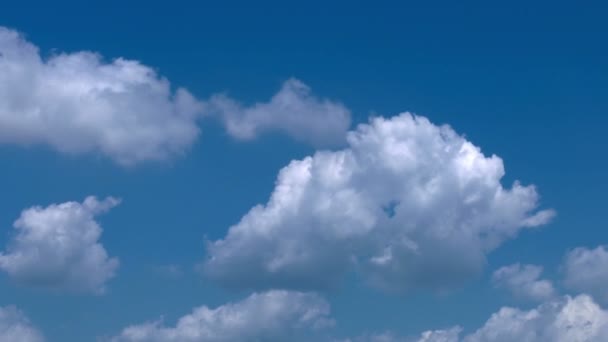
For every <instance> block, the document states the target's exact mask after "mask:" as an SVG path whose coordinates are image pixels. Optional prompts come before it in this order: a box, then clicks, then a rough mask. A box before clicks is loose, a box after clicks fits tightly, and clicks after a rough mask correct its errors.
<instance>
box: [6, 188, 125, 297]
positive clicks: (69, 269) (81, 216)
mask: <svg viewBox="0 0 608 342" xmlns="http://www.w3.org/2000/svg"><path fill="white" fill-rule="evenodd" d="M118 203H119V201H118V200H117V199H114V198H111V197H109V198H106V199H105V200H102V201H99V200H97V199H96V198H95V197H87V198H86V199H85V200H84V202H82V203H77V202H66V203H62V204H53V205H50V206H48V207H46V208H43V207H33V208H29V209H26V210H24V211H23V212H22V213H21V217H20V218H19V219H18V220H17V221H15V223H14V228H15V229H16V235H15V236H14V237H13V239H12V240H11V241H10V243H9V245H8V248H7V250H6V251H5V252H3V253H0V269H1V270H3V271H5V272H6V273H8V275H9V276H10V277H11V278H12V279H14V280H15V281H16V282H18V283H22V284H25V285H29V286H33V287H40V288H46V289H51V290H56V291H68V292H78V293H95V294H101V293H103V292H104V290H105V283H106V282H107V281H108V280H109V279H110V278H112V277H113V276H114V274H115V272H116V269H117V268H118V259H116V258H110V257H109V256H108V254H107V252H106V250H105V249H104V247H103V246H102V245H101V244H100V243H99V241H98V240H99V238H100V236H101V233H102V228H101V227H100V226H99V224H98V223H97V222H96V221H95V216H96V215H99V214H101V213H103V212H106V211H108V210H110V209H111V208H112V207H114V206H116V205H117V204H118Z"/></svg>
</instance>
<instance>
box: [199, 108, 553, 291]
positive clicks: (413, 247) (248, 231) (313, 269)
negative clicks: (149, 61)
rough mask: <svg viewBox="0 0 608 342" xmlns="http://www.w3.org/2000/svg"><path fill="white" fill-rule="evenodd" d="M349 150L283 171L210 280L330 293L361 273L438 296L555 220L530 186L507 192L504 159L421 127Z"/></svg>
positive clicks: (393, 125)
mask: <svg viewBox="0 0 608 342" xmlns="http://www.w3.org/2000/svg"><path fill="white" fill-rule="evenodd" d="M347 140H348V146H349V147H348V148H346V149H344V150H340V151H335V152H329V151H320V152H317V153H315V154H314V156H311V157H307V158H305V159H302V160H296V161H292V162H291V163H290V164H289V165H288V166H287V167H285V168H284V169H282V170H281V171H280V173H279V175H278V178H277V181H276V187H275V189H274V192H273V193H272V195H271V197H270V200H269V201H268V203H267V204H265V205H258V206H255V207H254V208H252V209H251V210H250V211H249V213H248V214H247V215H245V216H244V217H243V218H242V219H241V221H240V222H239V223H238V224H237V225H235V226H232V227H231V228H230V230H229V232H228V234H227V236H226V237H225V238H224V239H223V240H218V241H215V242H212V243H209V244H208V246H207V253H208V259H207V260H206V262H205V267H204V269H205V273H206V274H207V275H208V276H209V277H211V278H213V279H216V280H219V281H220V282H221V283H223V284H225V285H227V286H232V287H246V288H272V287H287V288H306V289H323V288H327V287H331V286H333V285H335V284H336V283H337V282H338V281H339V280H340V279H341V278H342V276H343V275H344V274H345V273H348V272H350V271H357V272H360V273H361V274H363V275H364V276H365V278H366V279H367V280H368V281H369V282H371V283H372V284H373V285H375V286H377V287H380V288H383V289H385V290H390V291H403V290H407V289H411V288H426V289H434V290H441V289H445V288H449V287H451V286H453V285H456V284H460V283H462V282H463V281H465V280H467V279H469V278H470V277H471V276H474V275H476V274H478V273H479V272H480V270H481V269H482V268H483V266H484V264H485V262H486V258H485V256H486V254H487V253H488V252H490V251H492V250H493V249H495V248H497V247H498V246H499V245H500V244H501V243H502V242H503V241H505V240H506V239H509V238H513V237H514V236H516V235H517V234H518V232H519V231H520V230H521V229H522V228H525V227H534V226H538V225H542V224H545V223H547V222H548V221H549V220H550V218H551V217H552V215H553V212H552V211H550V210H546V211H539V212H537V211H536V208H537V206H538V194H537V193H536V190H535V188H534V187H533V186H522V185H520V184H519V183H515V184H514V185H513V187H512V188H510V189H508V188H503V186H502V185H501V183H500V179H501V178H502V177H503V175H504V168H503V163H502V160H501V159H500V158H499V157H497V156H491V157H485V156H484V155H483V154H482V153H481V151H480V149H479V148H478V147H476V146H475V145H473V144H472V143H471V142H469V141H467V140H466V139H465V138H464V137H462V136H460V135H458V134H457V133H456V132H454V131H453V130H452V129H451V128H450V127H448V126H436V125H434V124H432V123H431V122H430V121H429V120H427V119H426V118H424V117H418V116H412V115H411V114H409V113H404V114H401V115H399V116H396V117H393V118H390V119H384V118H380V117H378V118H374V119H372V120H371V122H370V123H369V124H362V125H359V127H358V128H357V129H356V130H355V131H352V132H349V133H348V138H347Z"/></svg>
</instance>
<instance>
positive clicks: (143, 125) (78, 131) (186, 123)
mask: <svg viewBox="0 0 608 342" xmlns="http://www.w3.org/2000/svg"><path fill="white" fill-rule="evenodd" d="M200 110H201V104H200V103H199V102H197V101H196V100H195V99H194V97H193V96H192V95H191V94H190V93H189V92H188V91H186V90H185V89H182V88H178V89H177V90H176V91H175V92H173V91H172V90H171V86H170V84H169V82H168V81H167V80H166V79H164V78H162V77H159V76H158V75H157V74H156V72H155V71H154V69H152V68H150V67H148V66H145V65H143V64H141V63H140V62H138V61H133V60H126V59H122V58H118V59H116V60H113V61H111V62H107V61H104V60H103V59H102V57H101V56H100V55H98V54H95V53H92V52H88V51H82V52H75V53H60V54H56V55H53V56H51V57H50V58H48V59H44V58H42V57H41V55H40V53H39V51H38V48H37V47H36V46H35V45H33V44H32V43H30V42H28V41H27V40H25V39H24V37H23V36H22V35H20V34H19V33H17V32H16V31H13V30H10V29H7V28H3V27H0V143H13V144H20V145H34V144H46V145H50V146H51V147H53V148H54V149H56V150H58V151H61V152H65V153H70V154H82V153H85V152H95V153H100V154H103V155H106V156H108V157H110V158H112V159H114V160H115V161H116V162H118V163H120V164H125V165H132V164H134V163H138V162H141V161H145V160H162V159H166V158H168V157H171V156H173V155H175V154H180V153H182V152H183V151H184V150H185V149H187V148H188V147H189V146H190V145H191V144H192V143H193V142H194V141H195V139H196V137H197V135H198V132H199V129H198V126H197V125H196V114H197V113H198V112H199V111H200Z"/></svg>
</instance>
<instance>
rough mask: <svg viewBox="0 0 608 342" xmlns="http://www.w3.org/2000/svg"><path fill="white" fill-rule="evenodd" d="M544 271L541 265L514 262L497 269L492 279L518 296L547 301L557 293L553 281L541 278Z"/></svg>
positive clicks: (497, 284)
mask: <svg viewBox="0 0 608 342" xmlns="http://www.w3.org/2000/svg"><path fill="white" fill-rule="evenodd" d="M542 272H543V268H542V267H541V266H536V265H521V264H513V265H510V266H504V267H501V268H499V269H498V270H496V271H495V272H494V274H493V276H492V280H493V281H494V284H495V285H496V286H497V287H501V288H504V289H507V290H508V291H510V292H511V293H513V294H514V295H515V296H516V297H519V298H522V299H530V300H536V301H545V300H547V299H549V298H551V297H553V296H554V295H555V288H554V287H553V283H551V281H549V280H544V279H540V276H541V273H542Z"/></svg>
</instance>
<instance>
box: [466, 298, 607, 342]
mask: <svg viewBox="0 0 608 342" xmlns="http://www.w3.org/2000/svg"><path fill="white" fill-rule="evenodd" d="M463 341H464V342H512V341H519V342H602V341H608V312H607V311H606V310H603V309H602V308H601V307H600V306H599V305H598V304H597V303H595V302H594V301H593V299H592V298H591V297H589V296H587V295H579V296H577V297H574V298H571V297H569V296H566V297H564V298H560V299H557V300H553V301H549V302H546V303H544V304H541V305H540V306H539V307H537V308H535V309H532V310H529V311H525V310H519V309H515V308H509V307H505V308H502V309H500V311H498V312H497V313H495V314H493V315H492V317H491V318H490V319H489V320H488V321H487V322H486V323H485V325H484V326H483V327H482V328H480V329H479V330H477V331H476V332H474V333H473V334H471V335H469V336H467V337H465V338H464V339H463Z"/></svg>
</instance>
